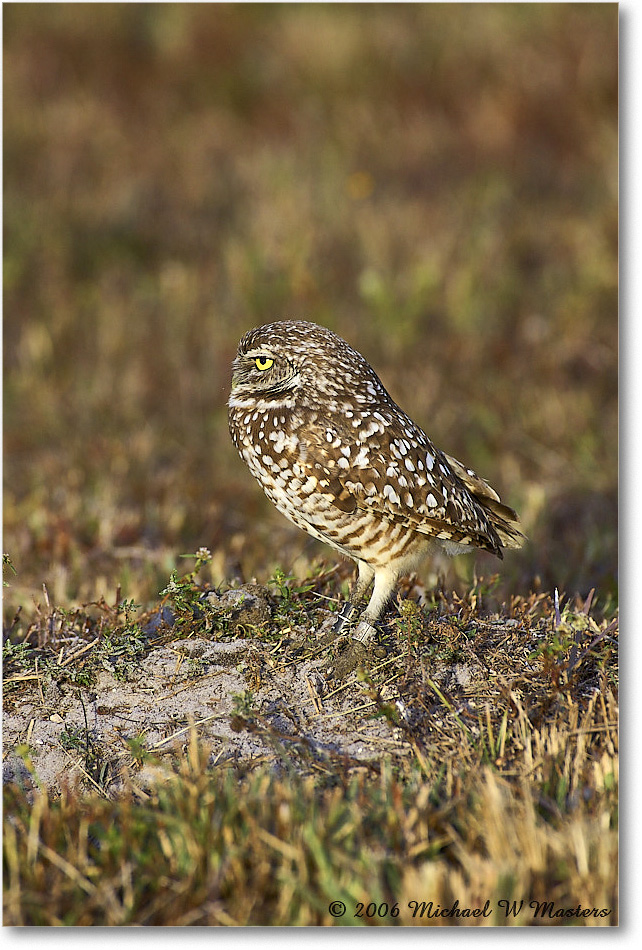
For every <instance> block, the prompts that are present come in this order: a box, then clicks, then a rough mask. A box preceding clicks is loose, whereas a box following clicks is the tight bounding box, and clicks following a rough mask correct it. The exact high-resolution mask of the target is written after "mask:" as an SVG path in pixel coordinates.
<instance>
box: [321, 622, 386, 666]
mask: <svg viewBox="0 0 642 950" xmlns="http://www.w3.org/2000/svg"><path fill="white" fill-rule="evenodd" d="M376 635H377V630H376V628H375V627H373V626H372V624H371V623H368V621H367V620H360V621H359V623H358V624H357V626H356V628H355V630H354V632H353V633H352V634H351V635H350V642H349V645H348V647H347V649H346V650H345V651H344V652H343V653H342V654H341V655H340V656H338V657H337V659H336V660H335V661H334V663H333V664H332V665H331V666H330V668H329V669H328V675H329V676H330V677H331V678H332V679H339V680H342V679H345V677H346V676H348V675H349V674H350V673H352V672H353V670H356V668H357V667H358V666H359V664H360V663H361V662H362V661H363V660H364V659H365V658H366V656H367V655H368V652H369V644H370V643H372V641H373V640H374V639H375V637H376Z"/></svg>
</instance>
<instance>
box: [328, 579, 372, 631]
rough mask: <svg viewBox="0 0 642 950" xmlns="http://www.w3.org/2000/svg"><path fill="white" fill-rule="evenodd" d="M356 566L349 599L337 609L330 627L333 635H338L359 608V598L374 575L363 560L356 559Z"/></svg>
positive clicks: (362, 595) (361, 597) (360, 598)
mask: <svg viewBox="0 0 642 950" xmlns="http://www.w3.org/2000/svg"><path fill="white" fill-rule="evenodd" d="M357 567H358V568H359V574H358V576H357V583H356V584H355V587H354V590H353V591H352V593H351V595H350V600H348V601H347V602H346V603H345V604H344V605H343V607H342V608H341V610H340V611H339V616H338V618H337V622H336V623H335V625H334V627H333V628H332V632H333V634H335V636H338V635H339V634H340V633H341V631H342V630H343V628H344V627H345V626H346V624H349V623H350V619H351V618H352V616H353V615H354V613H355V611H357V610H358V609H359V604H360V603H361V600H362V599H363V597H364V595H365V593H366V591H367V590H368V588H369V587H370V585H371V584H372V578H373V577H374V571H373V569H372V568H371V567H370V566H369V565H368V564H366V563H365V561H357Z"/></svg>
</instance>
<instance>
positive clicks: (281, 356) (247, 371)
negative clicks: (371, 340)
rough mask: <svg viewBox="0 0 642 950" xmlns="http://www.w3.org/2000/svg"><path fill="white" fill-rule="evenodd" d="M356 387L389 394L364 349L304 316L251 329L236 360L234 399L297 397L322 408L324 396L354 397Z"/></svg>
mask: <svg viewBox="0 0 642 950" xmlns="http://www.w3.org/2000/svg"><path fill="white" fill-rule="evenodd" d="M355 391H356V392H360V393H364V392H368V391H370V393H372V394H373V395H374V394H375V392H376V394H377V395H380V394H381V391H383V392H385V390H383V386H382V384H381V382H380V381H379V379H378V377H377V376H376V374H375V372H374V371H373V369H372V367H371V366H370V364H369V363H368V362H367V361H366V360H365V359H364V358H363V356H361V354H360V353H358V352H357V351H356V350H354V349H353V348H352V347H351V346H350V345H349V344H348V343H346V342H345V340H342V339H341V337H339V336H337V335H336V333H333V332H332V331H331V330H328V329H326V327H321V326H318V325H317V324H316V323H308V322H307V321H305V320H284V321H282V322H279V323H269V324H266V325H265V326H262V327H256V328H255V329H254V330H250V331H249V332H248V333H246V334H245V336H244V337H243V338H242V340H241V342H240V343H239V348H238V352H237V354H236V358H235V360H234V362H233V364H232V393H231V397H230V398H231V400H243V399H247V398H250V397H253V398H257V397H258V398H263V399H269V400H270V401H272V400H274V401H278V400H279V399H283V400H286V401H289V400H291V399H292V398H293V397H294V398H295V399H296V401H297V402H299V403H304V402H305V403H307V404H309V405H316V406H317V407H318V405H319V404H318V399H319V398H320V397H328V396H338V397H342V396H344V394H345V396H346V397H348V396H354V394H355ZM288 397H289V398H288Z"/></svg>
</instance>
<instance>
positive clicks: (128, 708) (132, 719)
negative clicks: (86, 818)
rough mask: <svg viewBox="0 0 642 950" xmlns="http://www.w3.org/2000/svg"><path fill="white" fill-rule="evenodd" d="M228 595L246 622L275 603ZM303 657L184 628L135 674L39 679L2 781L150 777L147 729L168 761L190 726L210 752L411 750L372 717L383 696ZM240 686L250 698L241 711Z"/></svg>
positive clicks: (13, 730)
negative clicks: (80, 682)
mask: <svg viewBox="0 0 642 950" xmlns="http://www.w3.org/2000/svg"><path fill="white" fill-rule="evenodd" d="M248 594H252V595H253V596H252V597H249V596H248ZM224 597H227V601H226V602H225V603H223V605H222V608H223V609H225V610H226V611H227V614H228V617H232V618H234V619H236V620H238V623H239V624H241V623H243V622H245V623H248V622H251V621H252V620H257V619H260V618H261V617H265V615H266V611H267V612H268V613H269V606H268V604H267V601H266V600H264V598H262V596H261V594H260V592H259V593H257V590H256V589H253V590H251V591H248V590H245V591H230V592H228V594H227V595H224ZM152 626H153V625H152ZM301 632H302V633H303V634H304V635H305V634H306V631H301ZM307 633H308V634H309V633H310V632H309V631H308V632H307ZM294 657H295V658H294V660H292V659H291V658H290V657H288V658H287V659H285V660H284V657H283V652H282V651H281V650H279V647H278V645H275V644H274V643H270V642H265V641H262V640H256V639H248V638H238V639H232V640H227V641H222V642H216V641H211V640H205V639H200V638H199V639H196V638H189V639H182V640H180V639H178V640H173V641H172V642H171V643H169V644H167V645H164V646H161V647H159V648H156V649H152V650H151V651H150V652H149V653H148V654H147V655H146V656H145V657H144V658H143V659H142V661H141V662H140V665H139V667H138V669H136V670H135V671H134V673H133V675H130V676H128V679H127V681H123V680H122V679H118V678H116V676H115V675H114V674H113V673H112V672H109V671H108V670H103V671H101V672H100V673H99V674H98V676H97V679H96V681H95V682H94V683H93V684H92V686H91V687H89V688H85V687H79V686H77V685H74V684H71V683H68V682H64V681H62V680H61V681H59V682H56V681H55V680H54V679H50V680H49V682H48V683H47V682H46V681H40V682H36V683H35V684H34V685H33V687H31V686H30V687H29V688H28V689H27V691H25V692H22V693H21V694H20V696H19V698H17V699H16V700H15V701H14V702H12V703H9V704H7V706H8V708H7V709H6V710H5V713H4V730H3V742H4V763H3V776H4V781H5V782H6V781H9V782H18V783H21V784H23V785H24V786H25V787H26V788H27V789H30V788H33V786H34V784H37V783H40V784H42V785H43V786H45V787H46V788H49V789H61V788H62V787H64V786H68V785H76V784H78V783H81V784H82V785H83V786H86V787H92V786H94V787H96V786H99V787H100V788H101V790H103V791H105V792H107V793H110V792H112V791H116V790H117V789H118V788H119V787H121V786H122V783H123V781H124V779H125V774H124V773H128V775H129V778H130V779H133V780H134V781H135V782H136V783H137V784H138V785H139V786H140V787H143V788H144V787H145V785H146V784H147V783H149V782H152V781H154V775H155V773H156V772H157V771H158V768H159V766H158V765H154V764H150V763H149V762H147V763H145V764H144V765H143V767H142V768H141V767H140V762H136V760H135V756H133V755H132V751H131V747H130V745H129V742H130V741H131V740H139V741H140V743H141V744H142V746H143V747H144V749H145V750H147V752H149V753H151V754H152V755H153V756H154V757H155V759H156V760H157V761H158V762H162V760H163V758H164V756H166V755H167V754H174V755H175V754H176V753H177V752H178V753H179V754H181V753H182V751H183V750H184V749H185V747H186V744H187V742H188V739H189V734H190V729H196V731H197V733H198V736H199V739H200V740H201V741H202V742H203V743H205V744H206V746H207V747H208V748H209V749H211V761H212V763H221V762H224V761H226V760H231V761H234V762H235V763H248V764H251V763H253V762H258V761H265V760H268V761H273V762H274V763H275V765H276V766H278V765H279V764H285V763H286V761H290V762H291V760H292V758H293V757H294V758H296V759H297V760H298V762H299V763H300V762H301V761H306V762H307V763H308V764H312V763H314V761H315V760H318V761H319V762H322V761H327V760H328V757H330V758H332V757H333V756H334V755H340V756H349V757H350V759H352V760H355V761H356V762H359V761H363V762H364V763H367V762H368V761H371V760H372V759H375V758H379V757H380V756H381V755H382V754H383V753H386V752H387V753H389V752H394V753H395V754H399V755H405V754H408V753H410V749H409V748H408V746H407V744H406V743H404V742H403V741H402V739H401V735H400V730H399V729H398V728H397V727H396V726H394V725H393V724H391V723H390V722H389V721H388V720H387V719H386V718H385V717H378V718H371V716H372V713H373V712H375V707H374V705H373V704H372V701H371V699H370V698H369V696H368V695H367V693H366V692H365V691H364V688H363V687H362V686H360V685H359V684H358V683H357V682H356V679H355V677H354V676H353V677H351V680H350V682H349V683H348V684H347V685H346V684H341V683H338V684H337V683H332V682H328V681H327V680H326V678H325V677H324V676H323V674H322V672H321V671H320V670H319V669H318V661H317V660H310V659H307V660H306V659H301V660H298V659H297V658H296V652H295V654H294ZM326 665H327V664H326ZM239 697H245V698H246V700H248V701H249V703H250V705H249V706H247V705H246V706H245V707H244V709H243V718H244V720H245V721H244V722H243V721H241V720H240V719H239V717H238V711H239ZM241 702H242V701H241ZM26 749H28V754H26Z"/></svg>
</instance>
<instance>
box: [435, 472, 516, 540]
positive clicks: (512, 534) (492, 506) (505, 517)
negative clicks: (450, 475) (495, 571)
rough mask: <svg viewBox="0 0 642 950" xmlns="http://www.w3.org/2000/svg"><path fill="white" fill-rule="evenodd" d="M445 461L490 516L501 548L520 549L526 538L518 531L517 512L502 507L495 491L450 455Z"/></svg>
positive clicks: (504, 506) (506, 506) (505, 506)
mask: <svg viewBox="0 0 642 950" xmlns="http://www.w3.org/2000/svg"><path fill="white" fill-rule="evenodd" d="M444 454H445V453H444ZM446 459H447V460H448V462H449V464H450V465H451V467H452V469H453V471H454V472H455V474H456V475H457V476H458V477H459V478H460V479H461V480H462V482H463V483H464V485H465V486H466V488H467V489H468V491H469V492H470V493H471V495H472V496H473V497H474V498H475V500H476V501H477V502H478V503H479V504H480V505H481V506H482V508H484V510H485V511H486V512H487V513H488V514H489V515H490V521H491V524H492V526H493V528H494V529H495V531H496V532H497V535H498V537H499V540H500V541H501V545H502V547H503V548H521V547H522V545H523V544H524V542H525V541H526V536H525V535H523V534H522V532H521V531H520V530H519V523H520V521H519V516H518V514H517V512H516V511H514V510H513V509H512V508H509V507H508V505H504V504H503V503H502V501H501V500H500V497H499V495H498V494H497V492H496V491H495V489H494V488H492V487H491V486H490V485H489V484H488V482H487V481H485V479H483V478H481V477H480V476H479V475H477V473H476V472H473V471H472V469H469V468H466V467H465V466H464V465H462V463H461V462H459V461H458V460H457V459H456V458H453V457H452V455H446Z"/></svg>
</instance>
